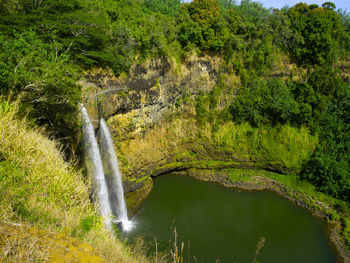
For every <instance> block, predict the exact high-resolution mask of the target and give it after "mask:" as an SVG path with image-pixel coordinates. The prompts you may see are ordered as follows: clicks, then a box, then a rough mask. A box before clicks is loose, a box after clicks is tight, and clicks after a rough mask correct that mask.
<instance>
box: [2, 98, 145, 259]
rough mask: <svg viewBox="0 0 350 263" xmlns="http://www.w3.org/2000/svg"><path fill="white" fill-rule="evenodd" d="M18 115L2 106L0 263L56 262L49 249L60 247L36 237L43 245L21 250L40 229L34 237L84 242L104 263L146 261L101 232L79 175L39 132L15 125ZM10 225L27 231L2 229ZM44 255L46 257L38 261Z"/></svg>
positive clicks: (23, 124)
mask: <svg viewBox="0 0 350 263" xmlns="http://www.w3.org/2000/svg"><path fill="white" fill-rule="evenodd" d="M16 111H17V105H16V104H9V103H8V102H5V101H3V100H0V211H1V213H0V223H1V230H4V229H5V230H4V231H0V261H15V262H16V261H18V260H20V261H25V262H37V261H40V260H41V261H46V260H49V259H50V256H51V259H53V258H54V254H55V253H57V251H54V250H52V246H49V245H48V244H49V243H50V242H51V243H52V242H53V243H55V244H57V243H60V242H61V243H62V242H63V241H58V239H52V238H50V239H42V238H41V235H39V234H34V238H35V237H37V239H38V240H39V243H40V242H41V245H40V246H37V247H33V246H24V245H25V242H27V241H28V239H27V238H25V236H26V235H28V234H24V233H28V231H29V232H30V231H34V230H30V229H32V227H33V226H35V229H38V230H37V231H36V233H40V231H41V230H39V229H43V230H44V229H45V231H48V232H47V233H56V234H57V233H61V234H64V235H65V236H66V238H64V239H67V238H68V236H71V237H74V238H76V239H77V240H79V241H82V242H87V243H89V244H90V245H91V246H92V247H93V248H94V253H97V254H99V255H100V256H101V257H102V258H104V259H105V260H106V261H107V262H137V261H140V260H145V259H141V258H140V257H137V256H135V255H132V252H131V251H130V249H129V248H128V247H126V246H125V245H124V244H123V243H122V242H121V241H119V240H116V239H113V238H111V237H110V234H109V233H106V232H105V231H104V229H103V227H102V223H101V218H100V217H99V216H98V214H97V212H96V209H95V208H94V207H93V206H92V204H91V203H90V200H89V187H88V186H87V185H88V184H86V183H85V182H84V178H83V177H82V173H81V172H79V171H77V170H76V169H75V168H74V167H73V166H70V165H68V164H67V163H65V162H64V161H63V159H62V157H61V155H60V152H59V150H57V146H58V145H57V144H56V143H55V142H54V141H52V140H49V139H48V138H46V137H45V136H44V135H43V132H42V131H40V130H38V129H36V128H28V123H27V122H26V121H25V120H18V119H17V118H16V116H15V115H16ZM13 223H18V224H19V225H20V226H23V227H24V226H26V227H28V229H29V230H28V231H23V227H21V228H20V229H22V230H16V228H14V227H6V225H7V226H13ZM34 232H35V231H34ZM4 233H7V234H4ZM56 234H55V235H56ZM29 236H31V237H33V234H30V235H29ZM9 237H11V238H9ZM61 239H62V238H61ZM40 240H41V241H40ZM46 240H47V242H46ZM50 240H51V241H50ZM52 240H54V241H52ZM23 242H24V243H23ZM65 242H66V241H65ZM70 242H73V241H70ZM74 242H76V241H74ZM74 242H73V243H74ZM34 243H37V242H34ZM45 243H46V244H45ZM11 244H12V245H11ZM79 246H80V245H77V246H73V245H72V247H75V248H76V247H79ZM45 247H46V249H47V250H45V249H44V248H45ZM18 248H21V249H18ZM33 250H34V251H33ZM68 250H69V249H68ZM73 250H74V249H73ZM43 251H46V252H45V253H44V255H42V256H43V257H40V255H41V254H42V253H43ZM71 251H72V250H71ZM72 253H74V251H73V252H72ZM52 257H53V258H52Z"/></svg>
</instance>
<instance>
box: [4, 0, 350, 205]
mask: <svg viewBox="0 0 350 263" xmlns="http://www.w3.org/2000/svg"><path fill="white" fill-rule="evenodd" d="M349 40H350V15H349V14H348V13H347V12H345V11H344V10H336V7H335V5H334V4H333V3H331V2H326V3H324V4H323V5H322V6H318V5H315V4H313V5H307V4H303V3H299V4H297V5H295V6H294V7H291V8H288V7H284V8H282V9H281V10H278V9H266V8H264V7H263V6H262V5H261V4H259V3H255V2H252V1H251V0H243V1H241V2H240V4H237V3H236V1H233V0H193V1H192V2H190V3H182V2H181V1H180V0H119V1H115V0H88V1H85V0H35V1H34V0H6V1H5V0H1V1H0V91H1V93H2V94H6V95H9V96H11V97H12V98H14V99H16V98H18V97H19V98H20V100H21V109H22V111H23V112H26V113H28V114H29V117H31V118H32V119H35V120H36V122H37V123H38V124H39V125H42V126H45V127H47V129H48V131H50V132H51V133H52V134H53V135H54V136H55V137H56V138H59V139H62V140H63V142H65V143H66V144H69V143H71V142H73V141H74V136H75V134H76V133H77V131H78V128H79V127H78V122H77V114H78V108H77V105H78V102H79V100H80V87H79V86H78V85H77V84H76V83H77V80H78V77H79V74H80V72H81V70H82V69H90V68H92V67H94V66H98V67H105V68H106V67H108V68H111V69H112V70H113V71H114V73H115V74H116V75H119V74H120V73H122V72H127V71H128V70H129V68H130V66H131V65H132V64H133V63H135V62H142V60H144V59H148V58H155V57H174V58H175V59H176V60H178V61H180V60H181V59H183V58H184V57H186V56H187V54H188V52H193V51H195V52H197V53H202V54H215V55H216V56H220V57H222V58H223V60H224V61H225V65H224V68H223V69H222V70H223V71H225V72H228V73H229V74H235V75H236V76H239V86H238V87H235V89H230V92H235V93H236V98H235V99H234V100H233V101H232V103H231V105H230V106H229V107H228V108H226V109H224V110H223V111H222V112H221V113H216V112H215V114H213V113H211V109H212V108H215V107H214V106H213V105H214V104H217V100H212V101H211V102H210V107H209V109H207V108H206V107H205V106H204V104H205V103H204V96H203V94H202V95H200V96H198V98H197V108H196V110H197V113H198V118H199V119H201V120H208V121H210V122H211V123H215V125H216V126H215V129H216V130H218V129H219V128H220V125H219V124H220V123H223V122H225V120H228V119H231V120H233V121H235V122H237V123H244V122H249V123H250V124H251V125H253V126H254V127H260V126H261V125H264V126H265V127H266V126H271V127H274V126H278V125H290V126H294V127H306V128H308V129H310V130H312V131H313V132H314V133H315V134H318V135H319V136H320V144H319V146H318V148H317V149H316V151H315V153H314V154H313V156H312V158H311V160H310V161H309V162H308V163H307V164H305V168H304V173H305V174H304V175H303V176H302V177H303V178H306V179H308V180H310V181H311V182H313V183H314V184H315V185H317V186H318V187H319V188H320V189H321V190H323V191H326V192H328V193H330V194H332V195H334V196H337V197H338V198H342V199H346V200H348V197H349V180H350V179H349V178H350V176H349V157H348V154H347V152H349V151H348V147H349V146H348V141H349V138H348V136H347V134H349V130H348V129H349V128H348V126H347V125H346V123H347V121H348V119H346V116H347V113H348V112H349V108H348V105H349V104H348V101H349V97H348V95H346V89H347V88H346V85H348V83H346V80H347V79H346V78H344V77H343V76H344V74H345V73H346V72H345V71H346V70H348V66H346V65H347V63H348V62H346V61H348V60H349V55H350V44H349V43H350V41H349ZM344 61H345V62H344ZM292 63H295V64H292ZM288 67H289V68H288ZM293 67H294V70H293V69H291V68H293ZM347 81H348V80H347ZM215 92H216V91H215V90H214V91H213V94H214V93H215ZM214 97H215V96H214ZM215 119H216V120H217V121H213V120H215Z"/></svg>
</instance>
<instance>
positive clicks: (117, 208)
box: [100, 119, 133, 231]
mask: <svg viewBox="0 0 350 263" xmlns="http://www.w3.org/2000/svg"><path fill="white" fill-rule="evenodd" d="M100 145H101V152H102V160H103V165H104V171H105V178H106V182H107V186H108V193H109V200H110V203H111V208H112V212H113V214H115V215H116V216H117V223H120V224H121V226H122V229H123V231H129V230H131V229H132V227H133V224H132V222H131V221H130V220H129V219H128V211H127V209H126V204H125V200H124V190H123V184H122V175H121V172H120V170H119V163H118V159H117V156H116V154H115V151H114V145H113V139H112V136H111V134H110V132H109V129H108V126H107V124H106V122H105V120H104V119H101V121H100Z"/></svg>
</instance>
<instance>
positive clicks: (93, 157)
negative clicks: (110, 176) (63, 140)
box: [81, 105, 112, 229]
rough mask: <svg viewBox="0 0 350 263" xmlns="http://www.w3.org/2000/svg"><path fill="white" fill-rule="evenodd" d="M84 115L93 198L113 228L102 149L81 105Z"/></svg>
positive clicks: (84, 134) (108, 225)
mask: <svg viewBox="0 0 350 263" xmlns="http://www.w3.org/2000/svg"><path fill="white" fill-rule="evenodd" d="M81 113H82V116H83V137H84V147H85V149H84V150H85V152H86V153H87V156H88V162H87V169H88V171H89V173H90V174H91V175H92V186H93V193H94V194H93V198H94V201H95V202H97V203H98V204H99V206H100V212H101V215H102V217H103V220H104V224H105V226H106V228H107V229H112V221H111V216H112V212H111V207H110V203H109V199H108V190H107V185H106V181H105V176H104V172H103V166H102V161H101V155H100V151H99V149H98V145H97V141H96V138H95V132H94V127H93V126H92V124H91V121H90V118H89V115H88V113H87V110H86V108H85V107H84V106H83V105H81Z"/></svg>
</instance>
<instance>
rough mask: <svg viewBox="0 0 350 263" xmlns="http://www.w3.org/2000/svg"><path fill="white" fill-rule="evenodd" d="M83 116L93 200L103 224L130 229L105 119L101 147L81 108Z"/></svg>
mask: <svg viewBox="0 0 350 263" xmlns="http://www.w3.org/2000/svg"><path fill="white" fill-rule="evenodd" d="M81 112H82V117H83V137H84V150H85V152H86V154H87V158H88V161H87V164H86V166H87V170H88V172H89V173H90V174H91V176H92V190H93V200H94V202H97V203H98V205H99V208H100V213H101V215H102V217H103V220H104V224H105V226H106V228H107V229H108V230H112V223H114V222H115V223H117V225H120V226H121V228H122V230H123V231H129V230H131V229H132V222H131V221H130V220H129V219H128V212H127V209H126V204H125V200H124V190H123V184H122V176H121V173H120V170H119V164H118V159H117V156H116V154H115V151H114V146H113V140H112V137H111V134H110V132H109V129H108V126H107V124H106V122H105V121H104V119H102V118H101V121H100V147H101V153H100V150H99V147H98V143H97V140H96V137H95V132H94V126H93V125H92V124H91V120H90V118H89V115H88V113H87V110H86V108H85V107H84V106H83V105H81Z"/></svg>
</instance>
